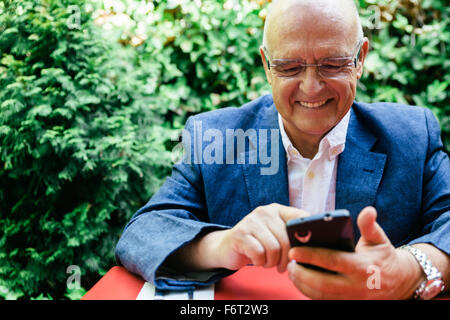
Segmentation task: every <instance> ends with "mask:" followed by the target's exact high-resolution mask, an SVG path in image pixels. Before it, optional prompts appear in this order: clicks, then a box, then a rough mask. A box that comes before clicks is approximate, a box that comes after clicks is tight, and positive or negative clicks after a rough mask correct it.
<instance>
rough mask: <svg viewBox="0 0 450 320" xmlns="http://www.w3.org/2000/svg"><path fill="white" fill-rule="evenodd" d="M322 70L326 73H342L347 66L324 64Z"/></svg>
mask: <svg viewBox="0 0 450 320" xmlns="http://www.w3.org/2000/svg"><path fill="white" fill-rule="evenodd" d="M321 68H322V70H323V71H325V72H339V71H341V70H342V69H343V68H345V65H336V64H330V63H327V64H323V65H322V66H321Z"/></svg>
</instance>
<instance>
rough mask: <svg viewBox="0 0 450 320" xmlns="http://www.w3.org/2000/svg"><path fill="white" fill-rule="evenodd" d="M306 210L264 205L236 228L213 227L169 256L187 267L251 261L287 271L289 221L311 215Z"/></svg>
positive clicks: (227, 265)
mask: <svg viewBox="0 0 450 320" xmlns="http://www.w3.org/2000/svg"><path fill="white" fill-rule="evenodd" d="M308 215H309V214H307V213H306V212H305V211H303V210H300V209H297V208H293V207H287V206H283V205H280V204H276V203H273V204H270V205H267V206H261V207H258V208H256V209H255V210H253V211H252V212H250V213H249V214H248V215H247V216H245V218H244V219H242V220H241V221H239V223H237V224H236V225H235V226H234V227H233V228H231V229H228V230H220V231H213V232H210V233H207V234H206V235H204V236H202V237H200V238H199V239H196V240H194V241H193V242H191V243H190V244H189V245H188V246H186V247H184V248H182V249H180V250H178V251H177V252H176V253H175V254H173V255H172V256H171V257H169V259H168V261H167V263H168V264H170V265H171V266H172V267H174V268H180V269H183V270H197V271H199V270H207V269H215V268H226V269H229V270H237V269H240V268H241V267H243V266H245V265H247V264H249V263H251V264H253V265H255V266H264V267H266V268H270V267H274V266H277V267H278V271H279V272H284V271H286V268H287V264H288V262H289V259H288V252H289V249H290V243H289V238H288V235H287V231H286V222H287V221H289V220H291V219H295V218H300V217H305V216H308Z"/></svg>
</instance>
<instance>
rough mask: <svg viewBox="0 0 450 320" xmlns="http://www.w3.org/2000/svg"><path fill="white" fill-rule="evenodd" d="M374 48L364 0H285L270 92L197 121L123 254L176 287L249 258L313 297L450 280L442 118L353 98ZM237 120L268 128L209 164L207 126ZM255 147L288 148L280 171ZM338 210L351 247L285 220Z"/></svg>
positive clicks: (270, 36) (273, 42)
mask: <svg viewBox="0 0 450 320" xmlns="http://www.w3.org/2000/svg"><path fill="white" fill-rule="evenodd" d="M368 48H369V43H368V40H367V39H366V38H364V37H363V35H362V30H361V25H360V22H359V17H358V13H357V10H356V7H355V5H354V3H353V1H350V0H345V1H344V0H343V1H336V0H279V1H276V2H274V3H273V4H272V8H271V11H270V14H269V15H268V17H267V20H266V25H265V32H264V41H263V47H262V48H261V56H262V62H263V64H264V68H265V72H266V76H267V79H268V81H269V83H270V85H271V87H272V95H267V96H263V97H261V98H259V99H257V100H255V101H253V102H251V103H249V104H247V105H245V106H243V107H241V108H225V109H221V110H216V111H213V112H208V113H204V114H201V115H197V116H195V117H193V118H191V119H189V120H188V122H187V124H186V133H187V134H186V136H187V137H188V138H189V139H188V140H189V141H191V139H190V138H192V137H194V139H193V141H192V143H190V142H189V143H188V144H186V145H187V151H188V154H189V156H190V158H189V157H188V158H189V159H187V158H185V160H188V161H182V162H180V163H178V164H176V165H175V166H174V168H173V173H172V176H171V177H169V178H168V179H167V180H166V182H165V184H164V186H163V187H162V188H161V190H160V191H159V192H158V193H157V194H155V195H154V196H153V198H152V199H151V200H150V201H149V203H148V204H147V205H146V206H144V207H143V208H141V209H140V210H139V211H138V212H137V213H136V214H135V215H134V216H133V218H132V219H131V221H130V222H129V223H128V225H127V227H126V228H125V230H124V233H123V235H122V237H121V239H120V241H119V243H118V245H117V248H116V256H117V259H118V261H120V262H121V263H122V264H123V265H124V266H125V267H126V268H127V269H129V270H130V271H132V272H135V273H138V274H140V275H141V276H142V277H144V278H145V279H146V280H147V281H150V282H153V283H154V284H156V285H157V286H158V287H160V288H165V289H172V290H186V289H188V288H190V287H192V286H198V285H205V284H209V283H211V282H214V281H216V280H218V279H219V278H220V277H223V276H226V275H228V274H230V273H231V272H233V271H234V270H238V269H239V268H241V267H243V266H245V265H247V264H253V265H257V266H264V267H267V268H271V267H277V268H278V270H279V271H280V272H284V271H285V270H286V269H288V274H289V277H290V279H291V280H292V282H293V283H294V285H295V286H296V287H297V288H298V289H299V290H301V291H302V292H303V293H304V294H305V295H307V296H309V297H311V298H327V299H352V298H366V299H375V298H381V299H406V298H411V297H413V296H416V297H417V298H423V299H428V298H431V297H433V296H435V295H436V294H438V293H439V292H441V291H442V290H443V288H444V286H443V283H445V288H448V286H449V284H450V258H449V253H450V237H449V235H450V164H449V159H448V157H447V155H446V154H445V153H444V152H443V146H442V142H441V141H440V137H439V127H438V124H437V121H436V119H435V118H434V117H433V116H432V114H431V112H430V111H428V110H426V109H424V108H419V107H408V106H400V105H395V104H385V103H379V104H373V105H368V104H363V103H359V102H355V101H354V98H355V93H356V84H357V80H358V79H359V78H360V77H361V75H362V72H363V64H364V60H365V58H366V56H367V52H368ZM231 129H234V130H241V131H244V132H250V133H251V132H252V131H250V130H259V133H261V134H260V135H259V139H256V140H258V143H256V140H255V139H251V138H249V140H250V141H249V144H250V146H249V147H248V149H245V148H244V150H242V149H240V150H238V151H236V150H235V148H233V147H231V148H230V147H229V146H228V145H227V146H225V147H224V148H223V149H221V148H215V149H214V150H215V151H214V152H211V153H210V155H211V157H214V159H215V160H216V161H205V162H202V161H199V157H201V156H202V155H204V154H205V153H204V151H205V150H206V149H208V148H209V147H211V145H212V143H211V145H206V146H205V141H206V142H208V141H211V140H212V139H213V137H212V136H213V135H212V134H209V135H208V137H207V138H205V137H204V136H202V133H203V132H209V133H211V132H214V133H215V134H216V136H215V137H216V140H215V141H217V140H218V138H217V137H221V136H222V135H225V136H227V138H228V137H229V135H228V133H229V131H228V130H231ZM264 130H265V131H264ZM278 130H279V131H278ZM269 131H270V132H271V133H272V135H271V138H270V139H269V138H268V132H269ZM277 132H280V135H279V137H280V139H272V137H273V136H275V137H278V136H277V135H276V134H275V133H277ZM250 133H249V135H248V137H250V136H252V135H251V134H250ZM262 133H264V134H262ZM264 138H265V139H264ZM183 140H185V139H183ZM227 141H228V140H227ZM279 141H281V143H278V142H279ZM184 142H186V141H184ZM232 145H233V146H234V144H232ZM198 146H200V148H199V149H198V148H197V147H198ZM252 146H253V147H252ZM258 148H259V149H264V151H268V150H271V155H274V154H275V155H277V157H276V158H273V160H277V161H279V163H278V164H279V166H278V167H277V166H275V168H276V169H277V170H275V171H276V172H275V173H273V174H272V173H270V174H264V173H263V171H262V169H263V167H264V166H263V164H262V162H263V161H261V159H263V158H264V157H260V162H261V163H255V161H253V162H252V159H253V160H254V158H252V156H253V155H255V150H257V149H258ZM208 150H210V149H208ZM259 151H260V150H259ZM202 152H203V153H202ZM256 154H258V152H256ZM260 156H261V153H260ZM192 157H193V158H194V161H191V160H192V159H191V158H192ZM200 160H201V159H200ZM219 160H221V161H219ZM264 164H267V161H266V162H264ZM333 209H348V210H349V211H350V212H351V215H352V218H353V222H354V226H355V231H356V238H357V245H356V249H355V252H354V253H348V252H341V251H334V250H329V249H322V248H311V247H302V248H290V245H289V241H288V238H287V234H286V229H285V224H286V222H287V221H289V220H290V219H293V218H297V217H301V216H306V215H309V214H317V213H320V212H324V211H329V210H333ZM405 244H409V245H413V247H411V246H409V247H405V248H400V246H402V245H405ZM417 249H418V250H419V251H417ZM289 261H291V262H289ZM419 261H420V262H422V263H419ZM424 261H427V262H428V263H431V264H432V266H433V269H432V268H428V269H427V268H425V270H424V269H423V266H424V265H425V264H424V263H423V262H424ZM297 262H300V263H309V264H314V265H317V266H319V267H323V268H326V269H330V270H333V271H335V272H336V273H333V274H330V273H326V272H321V271H317V270H313V269H309V268H305V267H303V266H302V265H300V264H298V263H297ZM372 267H374V268H376V270H379V276H380V280H381V286H380V287H379V289H376V290H375V289H371V288H370V287H369V286H368V285H367V279H368V276H369V275H368V273H367V270H368V268H372ZM430 270H431V271H430ZM438 271H439V272H440V273H439V272H438ZM426 280H429V281H426ZM445 290H447V289H445Z"/></svg>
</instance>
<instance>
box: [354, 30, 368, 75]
mask: <svg viewBox="0 0 450 320" xmlns="http://www.w3.org/2000/svg"><path fill="white" fill-rule="evenodd" d="M368 53H369V39H367V38H366V37H364V38H363V44H362V46H361V51H360V52H359V59H358V62H357V69H356V77H357V78H358V80H359V79H361V77H362V74H363V69H364V61H365V60H366V57H367V54H368Z"/></svg>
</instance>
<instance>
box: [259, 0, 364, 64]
mask: <svg viewBox="0 0 450 320" xmlns="http://www.w3.org/2000/svg"><path fill="white" fill-rule="evenodd" d="M336 2H339V1H336ZM355 20H356V19H355V17H354V16H353V15H350V14H348V12H346V11H345V10H342V9H339V8H336V6H334V5H333V6H329V5H321V4H320V1H318V2H316V3H313V4H312V5H311V4H309V5H305V4H304V3H302V2H299V3H294V4H291V5H290V6H279V8H276V9H275V10H274V12H273V14H271V17H270V22H269V23H270V25H269V28H268V30H267V42H268V45H269V47H270V51H271V53H272V55H273V56H274V57H286V58H289V57H291V56H292V57H296V56H299V55H301V56H305V55H311V54H312V55H314V57H316V58H317V57H326V56H334V55H342V54H349V53H350V51H351V50H352V48H353V47H354V45H355V42H356V34H357V32H356V21H355Z"/></svg>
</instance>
